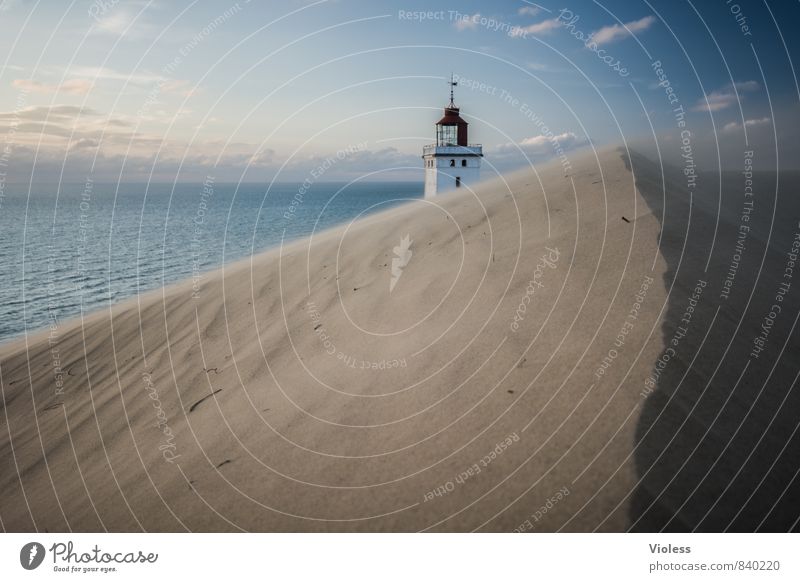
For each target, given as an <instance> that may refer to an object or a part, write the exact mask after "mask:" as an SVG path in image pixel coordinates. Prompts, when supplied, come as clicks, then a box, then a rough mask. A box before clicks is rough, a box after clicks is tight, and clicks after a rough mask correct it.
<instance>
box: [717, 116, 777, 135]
mask: <svg viewBox="0 0 800 582" xmlns="http://www.w3.org/2000/svg"><path fill="white" fill-rule="evenodd" d="M770 123H772V119H770V118H769V117H761V118H760V119H745V120H744V124H745V126H747V127H759V126H762V125H769V124H770ZM741 129H742V124H741V123H739V122H738V121H731V122H730V123H727V124H725V126H724V127H723V128H722V131H724V132H725V133H734V132H737V131H741Z"/></svg>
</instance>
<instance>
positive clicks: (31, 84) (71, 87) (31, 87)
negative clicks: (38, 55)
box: [11, 79, 92, 95]
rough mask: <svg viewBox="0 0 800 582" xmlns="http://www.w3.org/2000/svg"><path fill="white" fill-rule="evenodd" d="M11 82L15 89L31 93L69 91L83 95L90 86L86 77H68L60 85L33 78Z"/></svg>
mask: <svg viewBox="0 0 800 582" xmlns="http://www.w3.org/2000/svg"><path fill="white" fill-rule="evenodd" d="M11 84H12V85H13V86H14V87H16V88H17V89H21V90H23V91H29V92H32V93H56V92H61V93H69V94H71V95H85V94H86V93H88V92H89V91H90V90H91V88H92V82H91V81H87V80H86V79H70V80H68V81H64V82H63V83H61V84H60V85H49V84H47V83H40V82H39V81H34V80H33V79H14V80H13V81H12V82H11Z"/></svg>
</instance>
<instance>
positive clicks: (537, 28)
mask: <svg viewBox="0 0 800 582" xmlns="http://www.w3.org/2000/svg"><path fill="white" fill-rule="evenodd" d="M559 26H561V21H560V20H559V19H558V18H551V19H549V20H543V21H542V22H537V23H536V24H530V25H528V26H519V27H516V28H514V29H513V30H512V31H511V32H510V33H509V36H516V37H520V36H527V35H528V34H547V33H548V32H552V31H554V30H555V29H556V28H558V27H559Z"/></svg>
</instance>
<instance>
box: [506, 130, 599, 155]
mask: <svg viewBox="0 0 800 582" xmlns="http://www.w3.org/2000/svg"><path fill="white" fill-rule="evenodd" d="M583 143H584V141H583V140H581V139H580V138H578V136H577V135H575V134H574V133H572V132H571V131H565V132H564V133H561V134H558V135H553V136H544V135H535V136H532V137H526V138H525V139H523V140H522V141H520V142H517V143H504V144H501V145H499V146H497V147H496V148H495V153H497V154H500V155H505V154H517V155H519V154H520V150H522V153H524V154H526V155H535V156H541V155H554V154H555V148H556V147H557V146H558V147H560V148H561V149H562V150H567V149H571V148H574V147H577V146H579V145H583Z"/></svg>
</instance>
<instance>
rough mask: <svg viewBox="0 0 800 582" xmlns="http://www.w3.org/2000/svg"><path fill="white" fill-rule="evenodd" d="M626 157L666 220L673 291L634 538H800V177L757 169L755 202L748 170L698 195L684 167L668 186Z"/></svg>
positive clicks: (641, 434) (665, 250) (648, 421)
mask: <svg viewBox="0 0 800 582" xmlns="http://www.w3.org/2000/svg"><path fill="white" fill-rule="evenodd" d="M623 159H624V160H625V163H626V165H627V166H628V168H629V169H630V168H631V167H632V169H633V171H634V175H635V176H636V186H637V187H638V189H639V191H640V193H641V194H642V196H643V197H644V198H645V200H646V201H647V204H648V205H649V206H650V208H651V210H652V211H653V212H654V213H655V214H656V216H657V217H658V219H659V221H660V223H661V241H660V250H661V254H662V256H663V258H664V260H665V261H666V263H667V271H666V273H665V275H664V284H665V286H666V288H667V289H668V291H669V300H668V301H669V304H668V308H667V310H666V311H665V315H664V321H663V323H662V335H663V342H664V351H662V353H661V357H660V358H659V360H658V361H657V362H656V363H655V364H654V366H653V371H652V380H653V382H652V385H651V386H650V388H649V389H648V388H647V387H643V394H642V397H643V398H644V399H645V402H644V405H643V410H642V414H641V416H640V418H639V422H638V426H637V430H636V443H635V444H636V453H635V464H636V470H637V477H638V479H639V481H638V486H637V488H636V490H635V492H634V494H633V499H632V503H631V516H630V517H631V530H632V531H661V530H663V531H708V532H718V531H743V532H748V531H787V530H792V529H794V530H796V529H797V527H798V516H800V483H798V480H799V479H798V471H799V470H800V431H798V423H800V389H798V385H797V380H798V372H799V371H800V357H798V354H800V329H798V327H797V325H796V324H797V322H798V314H799V313H800V262H798V263H797V265H795V266H794V271H793V272H792V271H791V270H787V267H789V268H791V267H792V264H791V256H793V255H791V256H790V253H791V252H792V249H793V247H792V245H793V243H795V244H800V238H798V237H799V236H800V234H798V233H800V225H798V221H799V220H800V199H798V197H797V194H798V191H799V190H800V175H798V174H797V173H781V174H780V176H779V178H780V180H779V184H776V176H775V174H774V173H772V174H769V173H755V174H754V176H753V196H752V197H746V196H745V175H744V174H743V173H742V172H730V173H728V172H725V173H723V174H722V175H721V176H720V175H719V174H714V175H705V174H704V175H701V176H699V178H698V186H697V188H696V189H695V191H694V192H693V196H690V195H689V193H688V191H687V186H686V184H687V182H686V178H685V177H684V175H683V174H682V173H681V172H680V171H678V170H676V169H674V168H670V169H666V168H665V170H664V172H665V174H666V178H665V181H664V182H662V181H661V180H660V179H658V180H654V179H651V178H650V177H651V176H656V177H658V176H661V168H660V167H659V166H658V165H657V164H654V163H653V162H651V161H649V160H647V159H645V158H644V157H642V156H640V155H638V154H635V153H631V156H630V159H629V158H628V156H627V154H625V153H623ZM744 164H745V161H744V156H743V159H742V167H743V169H744ZM637 170H638V171H637ZM665 192H666V194H665ZM720 192H722V196H720ZM751 201H752V206H750V205H749V204H748V203H749V202H751ZM795 241H797V242H795ZM794 250H795V251H796V250H797V247H794ZM796 258H800V257H796ZM787 285H788V287H787Z"/></svg>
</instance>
